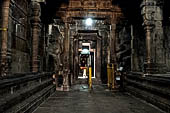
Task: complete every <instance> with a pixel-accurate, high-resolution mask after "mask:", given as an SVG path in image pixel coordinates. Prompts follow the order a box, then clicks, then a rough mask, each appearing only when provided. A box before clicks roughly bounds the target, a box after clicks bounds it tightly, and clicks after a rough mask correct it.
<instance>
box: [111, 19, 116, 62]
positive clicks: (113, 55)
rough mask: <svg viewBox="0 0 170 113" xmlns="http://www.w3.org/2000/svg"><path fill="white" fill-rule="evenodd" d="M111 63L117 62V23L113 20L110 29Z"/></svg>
mask: <svg viewBox="0 0 170 113" xmlns="http://www.w3.org/2000/svg"><path fill="white" fill-rule="evenodd" d="M110 32H111V34H110V55H111V57H110V63H112V64H115V63H116V24H115V22H112V25H111V30H110Z"/></svg>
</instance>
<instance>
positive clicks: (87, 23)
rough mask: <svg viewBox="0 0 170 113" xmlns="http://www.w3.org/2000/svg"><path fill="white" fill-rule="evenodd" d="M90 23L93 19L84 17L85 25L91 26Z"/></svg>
mask: <svg viewBox="0 0 170 113" xmlns="http://www.w3.org/2000/svg"><path fill="white" fill-rule="evenodd" d="M92 24H93V20H92V19H91V18H87V19H86V25H87V26H92Z"/></svg>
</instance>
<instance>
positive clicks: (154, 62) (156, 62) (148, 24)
mask: <svg viewBox="0 0 170 113" xmlns="http://www.w3.org/2000/svg"><path fill="white" fill-rule="evenodd" d="M159 7H160V6H158V4H157V1H156V0H144V1H143V3H142V5H141V8H142V15H143V20H144V23H143V25H144V28H145V31H146V51H147V53H146V62H145V65H144V68H145V73H163V72H164V66H163V64H164V49H163V28H162V13H161V9H160V8H159ZM157 23H161V25H160V24H157ZM158 48H159V49H158ZM160 56H161V57H160Z"/></svg>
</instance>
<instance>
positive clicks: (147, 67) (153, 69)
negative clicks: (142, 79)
mask: <svg viewBox="0 0 170 113" xmlns="http://www.w3.org/2000/svg"><path fill="white" fill-rule="evenodd" d="M160 73H161V74H164V73H166V66H165V64H160V63H147V62H145V63H144V74H160Z"/></svg>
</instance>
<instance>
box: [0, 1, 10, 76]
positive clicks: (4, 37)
mask: <svg viewBox="0 0 170 113" xmlns="http://www.w3.org/2000/svg"><path fill="white" fill-rule="evenodd" d="M9 5H10V0H3V1H2V7H1V8H2V9H1V15H0V16H1V23H0V38H1V39H0V40H1V41H0V42H1V44H0V46H1V47H0V49H1V50H0V53H1V54H0V75H1V76H5V75H6V74H7V73H8V63H7V49H8V47H7V41H8V21H9Z"/></svg>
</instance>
